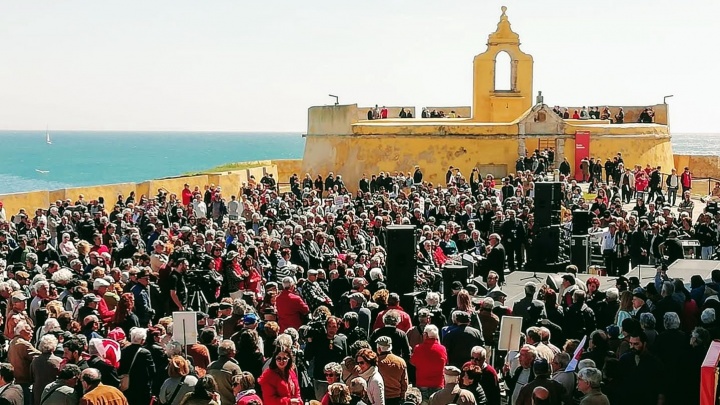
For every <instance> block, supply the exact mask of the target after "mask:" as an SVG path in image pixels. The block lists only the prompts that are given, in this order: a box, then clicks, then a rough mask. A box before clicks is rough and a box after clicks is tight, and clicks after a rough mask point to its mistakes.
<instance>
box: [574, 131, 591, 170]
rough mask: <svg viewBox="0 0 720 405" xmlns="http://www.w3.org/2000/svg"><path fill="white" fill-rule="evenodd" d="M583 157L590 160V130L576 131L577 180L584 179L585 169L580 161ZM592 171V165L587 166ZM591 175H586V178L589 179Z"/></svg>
mask: <svg viewBox="0 0 720 405" xmlns="http://www.w3.org/2000/svg"><path fill="white" fill-rule="evenodd" d="M583 159H587V160H588V161H589V160H590V131H575V180H577V181H582V180H583V171H582V169H581V168H580V163H582V160H583ZM587 172H588V173H589V172H590V166H588V168H587ZM589 177H590V176H589V175H586V176H585V180H588V179H589Z"/></svg>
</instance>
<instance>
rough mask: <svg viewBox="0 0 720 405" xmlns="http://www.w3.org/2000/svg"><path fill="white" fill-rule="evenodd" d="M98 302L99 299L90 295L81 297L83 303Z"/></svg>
mask: <svg viewBox="0 0 720 405" xmlns="http://www.w3.org/2000/svg"><path fill="white" fill-rule="evenodd" d="M100 300H101V298H100V297H98V296H97V295H95V294H92V293H90V294H85V295H83V301H85V303H90V302H100Z"/></svg>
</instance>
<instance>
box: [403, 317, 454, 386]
mask: <svg viewBox="0 0 720 405" xmlns="http://www.w3.org/2000/svg"><path fill="white" fill-rule="evenodd" d="M447 360H448V356H447V349H445V346H443V345H441V344H440V332H439V331H438V328H437V326H435V325H427V326H426V327H425V329H424V331H423V341H422V343H420V344H418V345H416V346H415V347H414V348H413V352H412V356H411V357H410V364H412V365H413V366H415V385H417V387H418V388H420V392H422V396H423V400H427V399H428V398H430V395H432V394H434V393H435V392H436V391H438V390H440V388H442V385H443V379H442V377H441V375H442V372H443V369H444V367H445V364H447Z"/></svg>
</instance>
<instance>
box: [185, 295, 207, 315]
mask: <svg viewBox="0 0 720 405" xmlns="http://www.w3.org/2000/svg"><path fill="white" fill-rule="evenodd" d="M188 307H189V308H192V309H194V310H195V311H200V312H207V308H208V301H207V298H205V294H203V292H202V290H200V289H197V290H195V291H193V293H192V295H191V296H190V300H189V301H188Z"/></svg>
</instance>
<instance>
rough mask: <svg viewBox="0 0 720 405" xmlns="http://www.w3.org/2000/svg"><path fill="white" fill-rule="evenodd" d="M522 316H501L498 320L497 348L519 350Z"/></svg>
mask: <svg viewBox="0 0 720 405" xmlns="http://www.w3.org/2000/svg"><path fill="white" fill-rule="evenodd" d="M522 320H523V319H522V318H521V317H519V316H503V317H502V320H501V321H500V339H499V340H498V350H507V351H510V350H516V351H517V350H520V334H521V333H522Z"/></svg>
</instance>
